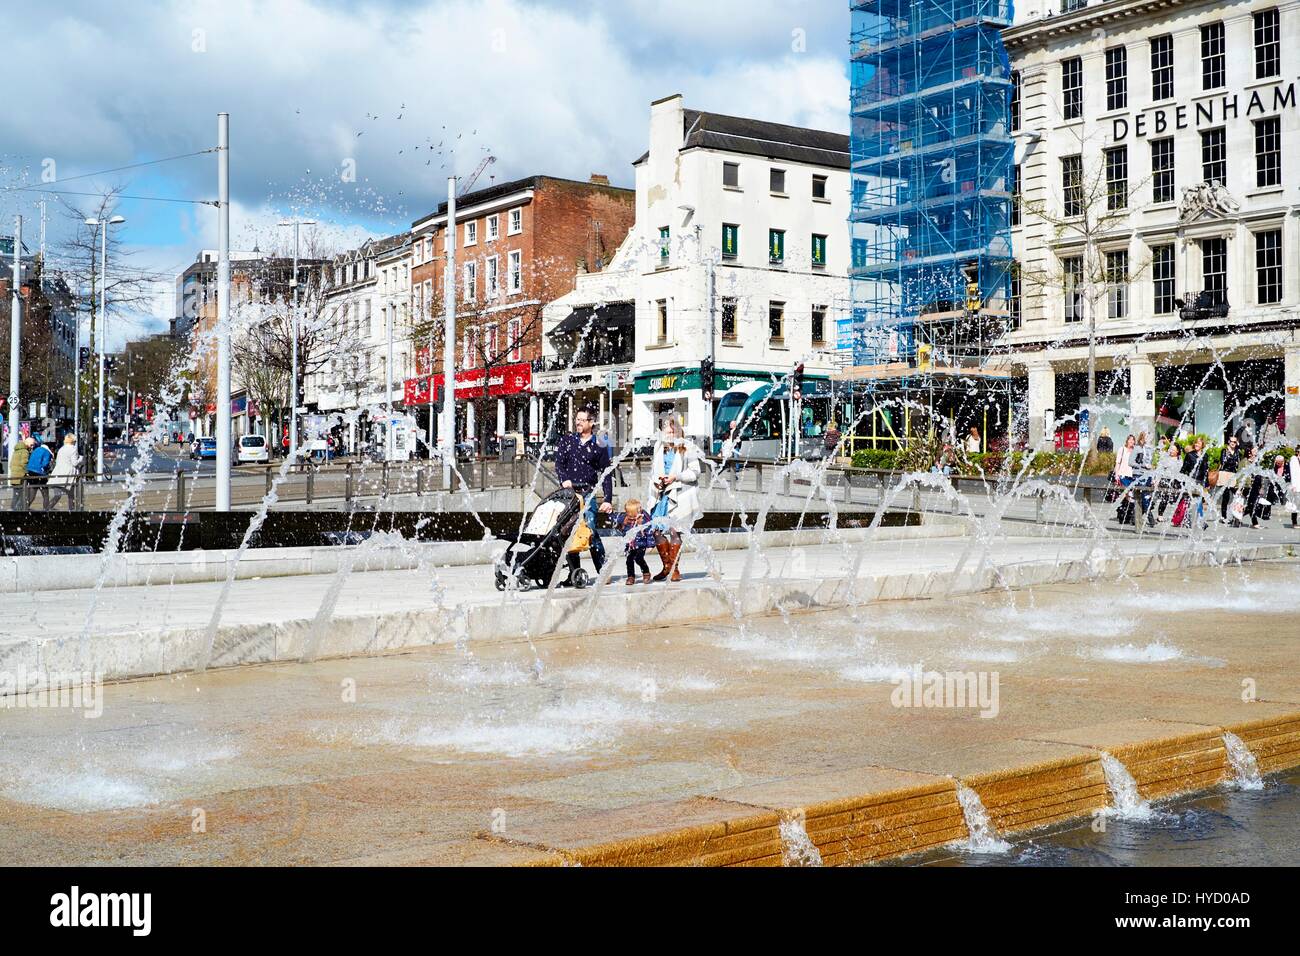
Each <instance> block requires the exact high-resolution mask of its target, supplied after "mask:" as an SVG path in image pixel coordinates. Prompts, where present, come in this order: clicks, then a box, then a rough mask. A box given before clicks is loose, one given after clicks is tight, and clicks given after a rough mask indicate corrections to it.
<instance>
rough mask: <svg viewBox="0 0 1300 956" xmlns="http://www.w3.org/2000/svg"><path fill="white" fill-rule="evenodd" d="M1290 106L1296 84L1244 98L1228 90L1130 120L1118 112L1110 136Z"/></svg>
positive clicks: (1145, 133)
mask: <svg viewBox="0 0 1300 956" xmlns="http://www.w3.org/2000/svg"><path fill="white" fill-rule="evenodd" d="M1287 107H1290V108H1291V109H1295V108H1296V99H1295V84H1294V83H1288V84H1287V85H1286V86H1283V85H1282V84H1281V83H1279V84H1277V85H1276V86H1274V87H1273V88H1272V89H1267V88H1265V89H1262V90H1255V91H1253V92H1252V93H1251V94H1250V99H1249V100H1247V99H1246V94H1244V93H1240V94H1239V93H1230V94H1228V95H1226V96H1216V97H1213V98H1211V99H1207V100H1205V101H1203V102H1200V103H1195V104H1190V105H1189V104H1187V103H1179V104H1178V105H1177V106H1163V107H1159V108H1158V109H1150V110H1147V111H1146V112H1145V113H1139V114H1138V115H1137V116H1136V117H1134V118H1133V119H1132V120H1130V119H1129V118H1128V117H1126V116H1117V117H1115V119H1113V120H1111V139H1112V140H1113V141H1114V142H1116V143H1122V142H1123V141H1124V140H1125V139H1127V138H1128V135H1129V133H1130V132H1131V133H1132V134H1133V135H1134V136H1135V137H1139V138H1140V137H1143V136H1161V135H1163V134H1165V133H1168V132H1171V131H1176V130H1180V129H1188V128H1189V127H1194V128H1197V129H1199V128H1200V127H1203V126H1216V125H1218V124H1220V123H1226V122H1227V121H1228V120H1230V119H1234V120H1235V119H1237V118H1238V117H1239V116H1267V115H1269V114H1271V113H1280V112H1281V111H1282V110H1284V109H1286V108H1287Z"/></svg>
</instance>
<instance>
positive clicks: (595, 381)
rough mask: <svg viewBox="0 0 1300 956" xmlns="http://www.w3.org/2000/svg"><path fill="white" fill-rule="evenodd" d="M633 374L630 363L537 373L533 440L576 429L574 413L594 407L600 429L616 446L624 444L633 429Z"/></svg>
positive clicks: (531, 414)
mask: <svg viewBox="0 0 1300 956" xmlns="http://www.w3.org/2000/svg"><path fill="white" fill-rule="evenodd" d="M631 377H632V368H631V366H628V365H600V366H593V367H591V368H573V369H556V370H554V371H550V372H537V373H536V374H534V376H533V392H534V393H535V394H534V401H533V404H532V406H531V407H530V409H529V430H528V440H529V442H538V441H540V440H541V437H542V435H543V434H544V433H545V434H549V435H551V436H552V438H553V437H554V436H555V435H559V434H563V433H564V432H566V431H570V430H572V428H573V415H574V412H576V411H577V410H578V409H580V408H593V409H595V410H596V425H597V428H598V429H600V430H604V431H607V432H608V433H609V437H610V441H611V442H612V443H613V445H614V447H615V448H619V447H621V446H622V445H623V443H624V442H626V441H627V440H628V437H629V436H630V435H631V431H632V390H631V387H630V384H629V383H630V382H631Z"/></svg>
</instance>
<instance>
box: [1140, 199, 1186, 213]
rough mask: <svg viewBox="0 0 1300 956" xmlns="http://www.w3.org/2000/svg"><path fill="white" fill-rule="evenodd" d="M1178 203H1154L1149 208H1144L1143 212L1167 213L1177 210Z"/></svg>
mask: <svg viewBox="0 0 1300 956" xmlns="http://www.w3.org/2000/svg"><path fill="white" fill-rule="evenodd" d="M1177 208H1178V203H1176V202H1174V201H1172V200H1170V201H1169V202H1153V203H1151V204H1150V205H1149V206H1143V207H1142V211H1143V212H1165V211H1167V210H1170V209H1177Z"/></svg>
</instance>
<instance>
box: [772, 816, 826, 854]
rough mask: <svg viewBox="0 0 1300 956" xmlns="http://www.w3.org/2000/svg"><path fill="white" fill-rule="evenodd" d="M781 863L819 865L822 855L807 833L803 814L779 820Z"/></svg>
mask: <svg viewBox="0 0 1300 956" xmlns="http://www.w3.org/2000/svg"><path fill="white" fill-rule="evenodd" d="M780 832H781V865H782V866H821V865H822V855H821V853H820V852H819V851H818V849H817V844H815V843H813V841H812V837H810V836H809V835H808V827H807V825H806V824H805V822H804V818H803V815H802V814H800V815H798V816H792V817H789V818H787V819H785V820H782V821H781V826H780Z"/></svg>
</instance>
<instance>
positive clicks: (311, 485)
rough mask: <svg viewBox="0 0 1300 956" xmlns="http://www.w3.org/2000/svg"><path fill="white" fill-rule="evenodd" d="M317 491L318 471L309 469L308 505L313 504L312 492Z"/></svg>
mask: <svg viewBox="0 0 1300 956" xmlns="http://www.w3.org/2000/svg"><path fill="white" fill-rule="evenodd" d="M315 489H316V469H315V468H308V469H307V492H306V494H307V504H311V499H312V492H313V491H315Z"/></svg>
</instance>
